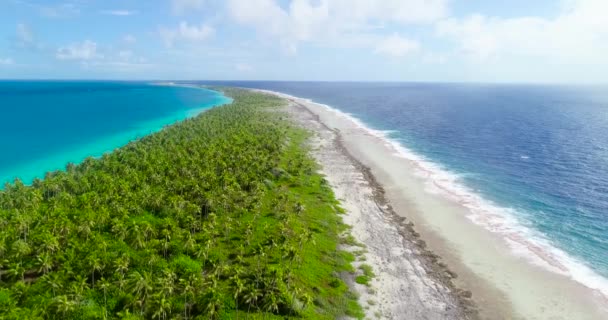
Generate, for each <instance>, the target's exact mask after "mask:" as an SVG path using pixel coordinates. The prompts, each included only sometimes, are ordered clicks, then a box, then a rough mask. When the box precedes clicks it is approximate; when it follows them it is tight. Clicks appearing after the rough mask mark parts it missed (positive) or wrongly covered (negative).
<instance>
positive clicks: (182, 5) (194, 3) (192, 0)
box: [172, 0, 205, 14]
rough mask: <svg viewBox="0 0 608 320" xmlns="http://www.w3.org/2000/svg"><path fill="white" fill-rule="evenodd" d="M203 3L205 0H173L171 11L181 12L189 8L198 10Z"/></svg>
mask: <svg viewBox="0 0 608 320" xmlns="http://www.w3.org/2000/svg"><path fill="white" fill-rule="evenodd" d="M204 4H205V0H173V1H172V8H173V13H175V14H182V13H185V12H187V11H188V10H191V9H194V10H200V9H202V8H203V6H204Z"/></svg>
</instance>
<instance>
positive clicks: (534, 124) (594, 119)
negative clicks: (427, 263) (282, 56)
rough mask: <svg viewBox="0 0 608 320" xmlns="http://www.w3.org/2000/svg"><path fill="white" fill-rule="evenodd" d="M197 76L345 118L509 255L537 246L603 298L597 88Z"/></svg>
mask: <svg viewBox="0 0 608 320" xmlns="http://www.w3.org/2000/svg"><path fill="white" fill-rule="evenodd" d="M204 83H207V84H224V85H231V86H241V87H249V88H258V89H266V90H273V91H279V92H283V93H286V94H290V95H293V96H297V97H302V98H307V99H310V100H312V101H314V102H317V103H321V104H325V105H327V106H329V107H331V108H335V109H337V110H339V111H341V112H344V113H347V114H349V115H351V116H352V117H354V118H355V119H357V120H358V121H360V122H361V123H362V124H364V125H365V126H367V127H369V128H370V130H373V132H375V133H380V134H381V135H382V136H383V137H384V138H386V139H387V140H388V142H391V143H393V144H395V145H397V146H398V147H399V150H401V153H402V155H403V157H405V158H407V159H409V160H411V161H416V162H417V163H418V166H419V168H421V170H420V172H418V174H423V175H425V178H426V179H427V180H428V183H427V185H428V186H429V188H428V190H429V192H437V193H440V194H442V195H445V196H446V197H450V198H452V199H454V200H455V201H458V202H460V203H462V204H464V205H465V206H466V207H468V208H469V209H470V210H469V211H470V215H469V216H468V218H470V219H471V221H472V222H474V223H477V224H479V225H481V226H482V227H484V228H487V229H488V230H491V231H492V232H495V233H496V234H498V235H501V236H503V237H504V238H505V240H507V242H509V243H510V244H512V247H513V249H514V253H517V254H523V255H526V254H528V255H529V256H528V257H527V258H530V261H531V262H534V263H538V260H539V259H536V258H537V257H534V256H533V255H535V254H539V253H540V254H541V255H544V254H548V255H550V256H551V257H552V259H555V261H554V262H555V264H557V265H559V266H560V267H558V268H555V266H554V265H553V266H552V265H545V266H546V267H547V268H550V269H552V270H553V271H555V272H562V273H567V274H568V275H569V276H570V277H572V278H574V279H575V280H577V281H579V282H581V283H583V284H585V285H586V286H588V287H590V288H595V289H598V290H600V291H602V292H603V293H604V294H608V280H607V278H608V90H606V89H607V88H603V87H584V86H544V85H506V84H502V85H496V84H440V83H437V84H429V83H335V82H243V81H240V82H204ZM523 249H525V250H523ZM561 268H563V269H561Z"/></svg>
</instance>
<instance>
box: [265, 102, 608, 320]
mask: <svg viewBox="0 0 608 320" xmlns="http://www.w3.org/2000/svg"><path fill="white" fill-rule="evenodd" d="M274 94H277V95H280V96H282V97H283V98H286V99H288V100H289V101H290V102H291V105H290V108H289V110H290V111H289V112H290V113H291V114H292V116H293V118H294V119H295V120H296V121H297V122H298V123H300V124H301V125H303V126H305V127H306V128H308V129H310V130H313V131H314V132H316V135H315V138H314V144H315V145H316V146H317V148H315V151H314V152H313V155H314V157H315V158H316V159H317V160H318V161H319V163H320V164H321V165H322V167H323V173H324V174H326V176H327V180H328V181H329V183H330V184H331V185H332V187H333V188H334V191H335V193H336V195H337V197H338V198H339V199H340V200H341V201H342V204H343V206H344V208H345V209H346V210H347V213H346V215H345V217H344V220H345V222H346V223H348V224H349V225H351V226H352V227H353V230H352V233H353V236H354V237H355V238H356V240H357V241H359V242H361V243H363V244H365V245H366V246H367V251H368V252H367V253H366V255H365V257H366V261H365V263H367V264H369V265H371V266H372V267H373V268H374V271H375V272H376V274H377V277H376V278H375V279H374V280H373V281H372V287H373V290H370V289H369V288H367V287H365V286H362V285H358V284H357V285H354V286H355V288H356V289H357V290H358V291H359V293H360V294H361V302H362V304H363V305H364V306H365V307H366V308H368V309H367V314H368V317H369V318H376V317H377V316H378V315H381V318H387V319H463V318H477V317H479V318H482V319H608V309H607V308H606V306H608V303H607V301H606V299H605V297H604V296H603V295H601V294H600V293H599V292H595V291H593V290H591V289H589V288H588V287H586V286H583V285H581V284H580V283H578V282H575V281H573V280H571V279H570V278H569V277H567V276H564V275H562V274H559V273H555V272H551V271H548V270H547V269H546V268H543V267H541V266H539V265H535V264H534V263H531V262H530V261H529V260H528V259H524V258H522V257H521V256H518V255H516V254H513V252H512V250H511V247H509V245H508V243H507V242H506V241H505V239H503V238H500V237H497V236H496V235H495V234H493V233H491V232H489V231H487V230H486V229H483V228H482V227H480V226H478V225H475V224H473V223H472V222H471V221H470V220H468V219H467V218H466V216H467V214H468V212H467V210H468V209H467V208H466V207H465V206H463V205H462V204H460V203H458V202H455V201H453V200H450V199H448V198H446V197H444V196H441V195H438V194H434V193H432V192H428V190H427V188H425V181H424V179H423V178H421V177H420V176H419V175H416V174H415V172H416V169H417V168H415V167H414V166H415V164H413V163H411V161H408V160H407V159H404V158H403V157H400V156H399V155H398V152H397V150H395V147H394V146H393V145H391V144H388V143H386V140H384V139H383V138H382V137H379V136H377V135H374V134H372V133H370V131H369V130H366V129H365V128H363V127H361V125H360V124H358V123H356V122H355V121H353V119H352V118H350V117H347V116H344V115H343V114H341V113H339V112H336V110H334V109H331V108H329V107H327V106H324V105H320V104H315V103H311V102H309V101H307V100H305V99H298V98H294V97H291V96H287V95H282V94H278V93H274ZM439 257H441V258H439ZM359 263H362V262H359ZM454 277H455V278H454ZM471 294H472V298H471V299H468V297H469V295H471ZM368 302H369V303H368Z"/></svg>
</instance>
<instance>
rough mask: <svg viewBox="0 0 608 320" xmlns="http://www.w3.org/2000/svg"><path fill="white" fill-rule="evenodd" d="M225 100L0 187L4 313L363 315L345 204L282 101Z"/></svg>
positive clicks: (236, 94)
mask: <svg viewBox="0 0 608 320" xmlns="http://www.w3.org/2000/svg"><path fill="white" fill-rule="evenodd" d="M225 90H226V93H227V94H228V95H230V96H232V97H233V98H234V102H233V103H232V104H230V105H226V106H222V107H219V108H215V109H212V110H210V111H208V112H205V113H203V114H201V115H199V116H198V117H196V118H193V119H189V120H186V121H183V122H180V123H178V124H175V125H173V126H170V127H167V128H165V129H164V130H162V131H160V132H158V133H156V134H153V135H150V136H147V137H144V138H143V139H141V140H138V141H135V142H131V143H130V144H128V145H126V146H125V147H123V148H121V149H118V150H116V151H114V152H113V153H109V154H106V155H104V156H103V157H101V158H99V159H92V158H89V159H86V160H85V161H84V162H83V163H81V164H79V165H68V166H67V168H66V170H65V171H57V172H52V173H48V174H47V175H46V177H45V178H44V179H42V180H36V181H34V183H33V184H32V185H31V186H25V185H24V184H23V183H21V182H19V181H15V183H12V184H6V185H5V186H4V188H3V190H2V191H0V230H1V231H0V319H210V318H211V319H213V318H224V319H238V318H242V319H248V318H251V319H258V318H259V319H272V318H281V319H282V318H285V317H294V318H296V317H297V318H314V319H323V318H326V319H333V318H336V317H339V316H341V315H345V314H346V315H350V316H355V317H360V316H361V309H360V307H359V305H358V304H357V302H356V297H355V296H353V294H351V293H350V292H349V290H348V287H347V286H346V285H345V284H344V282H343V281H342V280H341V279H340V274H341V273H342V272H345V271H352V266H351V265H350V261H352V259H353V257H352V255H350V254H349V253H346V252H343V251H340V250H338V245H339V242H340V239H341V238H340V235H342V234H343V233H344V232H345V231H347V230H346V227H345V226H344V225H343V224H342V223H341V222H340V218H339V216H338V213H339V211H340V209H339V208H338V206H337V202H336V200H335V199H334V197H333V194H332V192H331V190H330V189H329V187H328V186H327V185H326V183H325V181H324V180H323V178H322V177H321V176H320V175H319V174H317V173H316V165H315V163H314V162H313V161H312V160H311V159H310V158H309V157H308V155H307V150H306V148H305V144H304V142H305V139H306V135H307V134H306V133H305V132H303V131H301V130H300V129H297V128H295V127H294V126H292V125H290V123H289V121H287V120H286V119H284V115H283V114H282V113H281V112H278V107H279V106H280V105H282V104H283V103H284V101H282V100H280V99H278V98H276V97H272V96H268V95H264V94H260V93H253V92H248V91H243V90H237V89H225Z"/></svg>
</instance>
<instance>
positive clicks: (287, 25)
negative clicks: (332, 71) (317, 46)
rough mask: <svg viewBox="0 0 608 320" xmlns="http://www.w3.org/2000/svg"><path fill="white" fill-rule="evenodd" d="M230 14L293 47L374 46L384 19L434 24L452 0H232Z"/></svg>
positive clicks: (403, 22) (233, 17) (287, 49)
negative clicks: (284, 3) (284, 1)
mask: <svg viewBox="0 0 608 320" xmlns="http://www.w3.org/2000/svg"><path fill="white" fill-rule="evenodd" d="M228 12H229V16H230V17H231V18H232V19H234V20H235V21H236V22H237V23H239V24H241V25H245V26H248V27H252V28H253V29H255V30H256V31H257V32H258V33H259V34H260V35H262V36H264V37H271V38H274V39H278V42H279V43H280V44H281V45H282V46H283V48H284V49H285V50H286V51H287V52H295V51H296V50H297V46H298V44H299V43H301V42H323V43H336V42H341V43H344V42H351V43H352V44H355V45H364V46H368V47H374V46H375V42H376V40H375V39H373V38H377V35H375V34H370V30H377V29H379V28H378V25H379V24H380V28H382V24H384V23H394V24H397V25H409V24H429V23H433V22H435V21H437V20H438V19H441V18H442V17H444V16H445V15H446V13H447V0H317V1H312V0H292V1H290V2H289V4H288V5H287V6H286V7H282V6H280V5H279V4H278V3H277V1H276V0H229V1H228Z"/></svg>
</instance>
